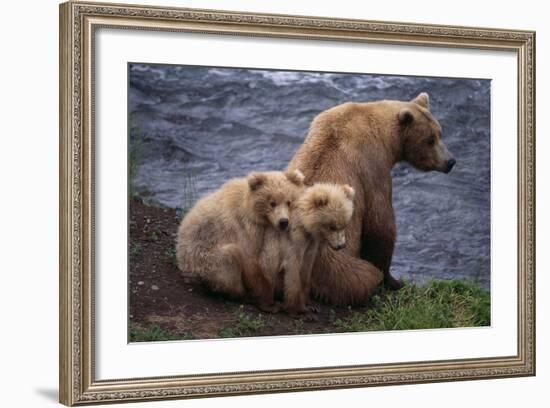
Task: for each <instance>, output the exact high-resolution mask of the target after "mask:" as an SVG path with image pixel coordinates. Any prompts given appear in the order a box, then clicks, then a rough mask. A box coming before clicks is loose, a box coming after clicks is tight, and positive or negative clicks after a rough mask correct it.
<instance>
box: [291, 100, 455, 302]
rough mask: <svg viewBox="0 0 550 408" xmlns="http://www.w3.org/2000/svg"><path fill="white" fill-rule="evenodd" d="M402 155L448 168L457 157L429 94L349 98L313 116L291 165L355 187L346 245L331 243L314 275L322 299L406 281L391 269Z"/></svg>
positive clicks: (353, 297) (346, 297) (363, 295)
mask: <svg viewBox="0 0 550 408" xmlns="http://www.w3.org/2000/svg"><path fill="white" fill-rule="evenodd" d="M399 161H406V162H408V163H410V164H411V165H413V166H414V167H416V168H417V169H420V170H423V171H430V170H436V171H441V172H444V173H448V172H450V171H451V169H452V168H453V166H454V165H455V163H456V160H455V159H454V158H453V156H452V154H451V153H450V152H449V150H448V149H447V147H446V146H445V144H444V143H443V141H442V140H441V126H440V125H439V123H438V121H437V120H436V119H435V118H434V117H433V116H432V114H431V113H430V110H429V97H428V94H426V93H421V94H420V95H418V96H417V97H416V98H414V99H413V100H412V101H410V102H406V101H390V100H387V101H378V102H368V103H351V102H348V103H344V104H342V105H338V106H336V107H334V108H331V109H328V110H326V111H324V112H322V113H320V114H319V115H318V116H317V117H316V118H315V119H314V120H313V122H312V124H311V127H310V130H309V134H308V135H307V137H306V139H305V141H304V143H303V144H302V146H301V147H300V148H299V149H298V151H297V152H296V154H295V155H294V157H293V159H292V160H291V162H290V164H289V166H288V169H289V170H296V169H299V170H301V171H302V172H303V173H304V175H305V177H306V180H305V181H306V183H307V184H310V183H314V182H317V181H320V182H333V183H338V184H349V185H351V186H352V187H353V188H354V189H355V191H356V194H355V200H354V205H355V211H354V214H353V217H352V220H351V223H350V224H349V226H348V228H347V230H346V241H347V247H346V249H345V250H343V251H338V252H337V251H334V250H332V249H330V248H326V249H324V250H323V251H322V252H321V253H320V254H319V257H318V258H317V261H316V264H315V268H314V275H313V278H312V291H313V294H314V295H315V296H316V297H317V298H319V299H321V300H324V301H327V302H330V303H334V304H354V303H360V302H364V301H366V300H367V299H368V298H369V296H370V294H371V293H372V292H373V290H374V289H375V288H376V287H377V286H378V285H379V284H380V282H381V281H382V278H383V279H384V283H385V285H386V287H389V288H391V289H399V288H400V287H401V286H402V283H401V282H400V281H399V280H396V279H395V278H393V277H392V276H391V274H390V265H391V260H392V255H393V249H394V245H395V239H396V227H395V216H394V211H393V205H392V179H391V170H392V168H393V166H394V165H395V163H397V162H399ZM381 272H382V273H381Z"/></svg>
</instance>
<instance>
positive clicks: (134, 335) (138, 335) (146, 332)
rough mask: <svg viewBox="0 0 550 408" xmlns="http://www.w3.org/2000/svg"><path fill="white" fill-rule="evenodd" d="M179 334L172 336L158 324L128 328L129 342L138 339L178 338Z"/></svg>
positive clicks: (159, 339)
mask: <svg viewBox="0 0 550 408" xmlns="http://www.w3.org/2000/svg"><path fill="white" fill-rule="evenodd" d="M180 339H182V337H181V336H174V335H173V334H171V333H170V332H168V331H166V330H163V329H161V328H160V327H158V326H153V327H148V328H141V327H131V328H130V342H138V341H167V340H180Z"/></svg>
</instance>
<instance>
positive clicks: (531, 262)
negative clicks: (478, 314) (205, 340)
mask: <svg viewBox="0 0 550 408" xmlns="http://www.w3.org/2000/svg"><path fill="white" fill-rule="evenodd" d="M105 26H109V27H116V28H121V29H124V28H132V29H141V30H163V31H179V32H201V33H217V34H230V35H244V36H268V37H286V38H303V39H325V40H334V41H365V42H376V43H384V44H401V45H407V44H412V45H429V46H441V47H456V48H476V49H492V50H506V51H513V52H515V53H516V54H517V63H518V163H519V168H518V192H519V194H518V205H519V211H518V217H519V219H518V224H519V228H518V282H519V285H518V350H517V354H516V355H513V356H502V357H494V358H483V359H463V360H447V361H429V362H417V363H403V364H383V365H369V366H346V367H322V368H315V369H296V370H279V371H264V372H249V373H238V374H211V375H193V376H178V377H169V378H166V377H164V378H160V377H155V378H134V379H115V380H102V381H98V380H96V379H95V376H94V341H93V340H94V316H93V305H94V290H93V287H94V244H93V229H94V225H93V220H94V218H93V214H94V204H93V203H94V201H93V197H94V180H93V174H94V173H93V166H94V160H93V143H94V123H93V109H94V92H93V91H94V88H93V62H94V61H93V47H94V31H95V29H96V28H98V27H105ZM59 307H60V342H59V344H60V346H59V353H60V401H61V402H62V403H64V404H66V405H77V404H88V403H106V402H114V401H145V400H153V399H168V398H188V397H204V396H219V395H235V394H250V393H265V392H282V391H300V390H314V389H329V388H345V387H360V386H370V385H388V384H407V383H422V382H435V381H451V380H468V379H482V378H498V377H514V376H528V375H534V374H535V33H534V32H530V31H511V30H502V29H488V28H467V27H451V26H439V25H420V24H409V23H393V22H391V23H390V22H374V21H361V20H343V19H329V18H318V17H299V16H288V15H267V14H249V13H236V12H227V11H212V10H196V9H178V8H160V7H149V6H134V5H115V4H108V5H107V4H95V3H79V2H68V3H64V4H61V5H60V303H59Z"/></svg>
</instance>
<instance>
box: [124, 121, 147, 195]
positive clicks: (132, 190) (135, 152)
mask: <svg viewBox="0 0 550 408" xmlns="http://www.w3.org/2000/svg"><path fill="white" fill-rule="evenodd" d="M143 139H144V137H143V133H142V131H141V127H140V126H139V125H137V124H135V123H132V122H131V124H130V137H129V143H128V144H129V146H128V195H129V197H130V198H133V197H135V196H137V189H136V178H137V175H138V172H139V168H140V166H141V164H142V162H143V150H144V147H143Z"/></svg>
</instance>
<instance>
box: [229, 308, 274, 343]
mask: <svg viewBox="0 0 550 408" xmlns="http://www.w3.org/2000/svg"><path fill="white" fill-rule="evenodd" d="M265 324H266V322H265V319H264V317H263V315H262V314H261V313H258V315H252V314H250V313H247V312H245V311H244V308H243V306H241V307H240V308H239V311H238V312H237V316H236V320H235V322H234V323H233V325H231V326H229V327H224V328H223V329H221V330H220V333H219V334H220V337H224V338H230V337H246V336H253V335H254V334H257V332H259V331H261V330H262V329H263V328H264V327H265Z"/></svg>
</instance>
